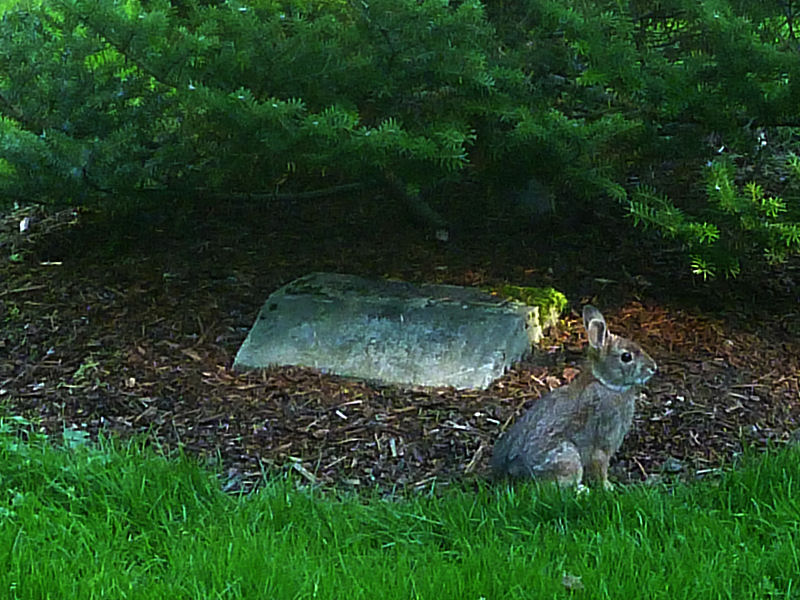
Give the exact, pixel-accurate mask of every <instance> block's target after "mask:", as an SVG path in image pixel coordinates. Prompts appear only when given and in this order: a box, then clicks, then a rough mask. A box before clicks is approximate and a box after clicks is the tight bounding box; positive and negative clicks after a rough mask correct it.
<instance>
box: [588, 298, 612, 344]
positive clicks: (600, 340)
mask: <svg viewBox="0 0 800 600" xmlns="http://www.w3.org/2000/svg"><path fill="white" fill-rule="evenodd" d="M583 326H584V327H585V328H586V334H587V335H588V336H589V345H590V346H591V347H592V348H602V347H603V346H604V345H605V343H606V336H607V335H608V327H607V326H606V320H605V319H604V318H603V315H602V313H601V312H600V311H599V310H597V309H596V308H595V307H594V306H592V305H591V304H587V305H586V306H584V307H583Z"/></svg>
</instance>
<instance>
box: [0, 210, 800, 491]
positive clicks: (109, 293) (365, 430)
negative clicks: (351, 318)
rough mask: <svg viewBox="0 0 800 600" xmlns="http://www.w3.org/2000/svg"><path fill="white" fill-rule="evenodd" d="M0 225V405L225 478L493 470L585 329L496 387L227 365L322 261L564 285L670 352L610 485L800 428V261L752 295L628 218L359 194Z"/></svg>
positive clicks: (693, 464)
mask: <svg viewBox="0 0 800 600" xmlns="http://www.w3.org/2000/svg"><path fill="white" fill-rule="evenodd" d="M24 217H30V218H31V221H30V228H29V229H28V230H27V231H26V232H25V233H23V234H20V233H19V222H20V221H21V220H22V219H23V218H24ZM612 226H613V225H612ZM0 228H2V230H1V231H2V238H0V240H2V241H0V411H2V412H1V413H0V414H5V415H11V414H16V415H23V416H25V417H27V418H29V419H31V420H32V421H33V422H34V423H36V424H37V426H39V427H41V428H42V429H43V430H45V431H47V432H50V433H54V434H57V435H60V433H61V432H62V431H63V430H64V429H68V430H78V431H86V432H87V433H88V434H90V435H91V436H92V437H94V436H97V435H98V434H99V433H100V432H104V433H105V434H114V435H119V436H121V437H123V438H127V437H129V436H131V435H133V434H145V435H147V436H149V437H150V439H152V440H153V441H156V442H157V443H158V445H159V447H161V448H163V449H164V450H165V451H171V450H174V449H177V448H182V449H183V450H184V451H185V452H187V453H189V454H192V455H196V456H198V457H201V458H202V459H203V460H205V461H208V462H210V463H211V464H213V465H214V466H216V467H217V468H219V470H220V473H221V479H222V481H221V485H223V487H224V488H225V489H228V490H236V489H251V488H253V487H254V486H257V485H258V483H259V482H260V481H262V478H263V475H264V473H265V472H266V473H274V472H278V471H286V470H290V471H293V472H295V473H296V476H297V478H298V480H300V481H304V482H305V481H308V482H313V483H318V484H322V485H330V486H334V487H337V488H347V489H374V488H376V487H377V488H379V489H380V490H384V491H389V490H394V489H398V488H402V489H429V488H433V487H440V486H443V485H447V484H449V483H452V482H453V481H460V480H465V479H470V478H475V477H485V476H486V475H487V471H486V465H487V460H488V457H489V455H490V453H491V446H492V444H493V442H494V440H495V439H496V438H497V436H498V435H499V433H500V432H501V431H502V429H503V428H504V427H506V426H507V425H508V423H509V422H510V421H511V420H512V419H513V418H514V417H515V416H516V415H517V414H519V412H520V411H521V410H523V409H525V408H526V407H527V406H530V404H531V403H532V402H534V401H535V400H536V399H537V398H538V397H539V396H540V395H541V394H542V393H544V392H546V391H547V390H548V389H552V388H553V387H555V386H558V385H561V384H562V383H564V382H566V381H567V380H568V379H570V378H571V377H573V376H574V375H575V374H576V372H577V370H576V368H577V367H579V364H580V357H581V354H582V349H583V347H584V345H585V339H583V338H582V335H583V333H582V331H581V327H580V323H579V320H578V313H577V312H575V311H573V312H572V313H570V314H569V315H567V317H566V319H565V320H564V323H563V325H562V326H560V327H559V329H558V331H553V332H551V334H550V335H549V337H548V338H547V340H546V343H545V344H543V346H542V348H541V349H540V350H539V352H537V354H536V355H535V356H534V358H533V359H531V361H530V362H528V363H525V364H521V365H519V366H517V367H516V368H514V369H513V370H512V371H511V372H509V373H508V374H507V375H506V376H504V377H503V378H501V379H500V380H498V381H497V382H496V383H495V384H494V385H493V386H492V387H491V388H490V389H488V390H485V391H460V392H459V391H454V390H451V389H437V390H419V389H418V390H413V389H402V388H399V387H396V386H377V385H370V384H367V383H364V382H359V381H352V380H347V379H343V378H339V377H335V376H330V375H323V374H320V373H318V372H315V371H313V370H310V369H302V368H295V367H291V368H289V367H285V368H275V369H270V370H267V371H263V372H258V373H249V374H239V373H235V372H233V371H232V370H231V364H232V362H233V356H234V354H235V353H236V350H237V349H238V347H239V344H240V343H241V342H242V341H243V339H244V337H245V336H246V334H247V331H248V329H249V327H250V326H251V324H252V322H253V320H254V318H255V316H256V314H257V312H258V309H259V308H260V306H261V304H262V303H263V301H264V300H265V299H266V297H267V296H268V295H269V293H270V292H272V291H273V290H274V289H276V288H277V287H279V286H280V285H282V284H284V283H286V282H288V281H289V280H291V279H293V278H295V277H297V276H300V275H303V274H305V273H308V272H311V271H319V270H329V271H338V272H347V273H354V274H358V275H362V276H367V277H382V276H392V277H400V278H403V279H406V280H410V281H429V282H443V283H453V284H458V285H484V284H497V283H502V282H513V283H515V284H518V285H553V286H554V287H557V288H559V289H561V290H563V291H565V292H566V293H567V294H568V297H569V298H570V301H571V303H572V306H573V307H574V308H579V307H580V305H581V304H582V303H583V302H586V301H592V302H594V303H596V304H597V305H598V306H600V308H601V309H602V310H603V311H604V313H605V314H606V317H607V319H608V320H609V325H610V327H611V329H612V331H615V332H618V333H622V334H625V335H627V336H630V337H632V338H634V339H636V340H637V341H639V342H640V343H641V344H642V345H643V346H644V347H645V348H647V349H648V351H650V353H651V354H652V355H653V357H654V358H655V359H656V360H657V361H658V363H659V373H658V374H657V375H656V377H654V378H653V380H652V381H651V382H650V384H648V386H647V388H646V390H645V391H644V395H643V397H642V400H641V402H640V403H639V405H638V411H637V415H636V419H635V423H634V427H633V429H632V431H631V433H630V434H629V436H628V437H627V438H626V441H625V443H624V445H623V447H622V449H621V451H620V452H619V453H618V455H617V458H616V460H615V461H614V473H613V477H614V478H615V479H616V480H618V481H626V482H631V481H643V480H646V481H657V480H659V479H660V478H661V477H664V476H665V475H666V476H683V477H692V476H698V475H703V474H706V473H710V472H715V471H716V470H718V469H719V468H720V467H721V466H723V465H725V464H728V463H730V461H731V460H732V459H733V458H734V457H735V456H736V455H737V454H738V453H739V452H741V450H742V446H743V444H748V445H755V446H756V447H763V446H764V445H766V444H768V443H780V442H785V441H788V440H790V439H791V438H792V434H793V432H794V431H795V429H796V428H797V427H798V425H797V423H798V417H800V382H799V381H798V380H799V379H800V343H798V341H797V333H798V328H797V322H798V319H800V317H799V316H798V297H799V296H800V293H799V292H798V288H797V284H796V279H797V278H796V275H797V273H798V267H797V265H796V264H794V265H785V266H783V267H782V268H781V270H780V271H776V272H775V273H773V274H769V275H767V274H764V275H762V277H763V280H762V281H761V282H756V283H754V284H753V285H752V286H751V287H748V283H747V282H746V281H744V280H743V281H742V282H741V283H737V284H720V285H721V286H722V287H717V288H714V287H712V286H707V285H706V286H703V285H698V284H697V283H696V282H693V281H692V280H691V279H690V278H689V276H688V275H687V274H686V273H685V266H684V265H683V264H682V263H678V262H676V259H675V257H674V256H672V255H671V253H670V252H669V250H668V249H666V248H660V246H659V243H660V242H659V241H658V240H656V239H650V238H646V237H644V236H639V235H638V234H637V233H636V232H634V231H632V230H631V231H625V232H621V233H622V235H625V236H627V237H628V238H630V239H615V240H611V241H609V240H607V239H606V238H605V237H604V236H603V235H602V233H600V234H597V232H594V233H592V232H587V231H583V230H581V231H579V232H576V231H574V226H571V228H572V229H573V231H565V232H563V233H561V234H559V233H553V231H552V230H551V231H550V232H548V234H547V235H538V234H537V233H536V232H535V231H522V232H520V231H512V232H511V233H509V234H507V235H501V234H500V233H499V232H500V231H501V229H500V225H499V224H497V223H494V224H493V226H492V228H491V229H490V228H488V227H487V228H486V229H485V230H472V231H467V232H462V233H461V235H458V234H456V235H454V236H453V240H452V241H450V242H447V243H442V242H439V241H437V240H436V239H435V237H434V236H427V235H425V234H423V233H420V232H419V231H418V230H417V228H416V227H415V226H414V225H413V224H411V223H406V222H405V221H404V218H403V215H402V214H400V213H397V214H393V213H392V208H391V207H387V206H380V205H378V203H376V202H374V201H372V202H371V201H369V199H366V198H330V199H326V200H323V201H316V200H315V201H314V202H313V204H312V203H306V204H304V203H294V204H293V203H290V202H289V203H283V204H280V205H276V204H270V203H264V204H263V205H258V206H255V205H250V206H247V205H227V206H226V205H221V204H215V205H209V204H203V203H198V204H195V205H191V206H183V207H181V206H174V207H163V208H161V209H158V208H156V209H154V208H152V207H150V208H149V209H147V210H141V211H140V212H138V213H136V214H135V215H130V214H122V215H120V216H119V217H118V218H113V217H101V216H99V215H97V214H92V213H86V212H80V211H74V210H62V211H44V210H42V209H39V208H34V207H27V208H23V209H18V210H15V211H7V213H6V214H5V215H4V216H3V219H2V223H0ZM617 228H618V226H617ZM592 235H595V237H591V236H592ZM537 236H538V237H537ZM539 238H541V239H539ZM537 239H539V241H538V242H537ZM554 249H557V251H554ZM623 265H624V268H623V267H622V266H623ZM726 286H727V287H726ZM743 290H745V291H744V292H743ZM747 290H756V291H754V292H752V293H750V292H747ZM748 294H750V295H748ZM765 305H768V306H765ZM698 307H702V308H698Z"/></svg>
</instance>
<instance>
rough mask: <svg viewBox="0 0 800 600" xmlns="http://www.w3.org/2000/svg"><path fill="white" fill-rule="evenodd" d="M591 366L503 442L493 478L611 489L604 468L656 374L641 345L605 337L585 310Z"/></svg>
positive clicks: (595, 316) (591, 311)
mask: <svg viewBox="0 0 800 600" xmlns="http://www.w3.org/2000/svg"><path fill="white" fill-rule="evenodd" d="M583 325H584V327H585V328H586V333H587V335H588V338H589V350H588V359H587V362H586V368H584V369H583V372H582V373H581V375H579V376H578V377H577V378H576V379H574V380H573V381H572V382H571V383H570V384H569V385H565V386H562V387H559V388H556V389H554V390H553V391H551V392H550V393H548V394H546V395H544V396H543V397H542V398H540V399H539V400H538V401H536V402H535V403H534V405H533V406H532V407H531V408H530V409H529V410H528V411H527V412H526V413H525V414H523V415H522V416H521V417H520V418H519V419H518V420H517V422H516V423H514V425H513V426H512V427H511V428H510V429H509V430H508V431H506V433H505V434H503V435H502V436H501V437H500V439H499V440H498V442H497V444H496V445H495V447H494V452H493V454H492V460H491V466H492V469H493V470H494V472H495V473H496V474H498V475H509V476H512V477H532V478H536V479H543V480H554V481H556V482H558V483H559V484H560V485H580V484H581V483H582V482H583V480H584V479H586V480H591V481H592V482H595V483H599V484H601V485H603V487H605V488H609V487H611V484H610V483H609V481H608V463H609V460H610V459H611V457H612V456H613V455H614V453H615V452H616V451H617V450H618V449H619V447H620V445H621V444H622V440H623V438H624V437H625V434H627V433H628V430H629V429H630V427H631V423H632V422H633V411H634V404H635V399H636V396H637V395H638V386H640V385H643V384H644V383H645V382H646V381H647V380H648V379H650V377H652V375H653V374H654V373H655V372H656V363H655V361H654V360H653V359H652V358H651V357H650V355H648V354H647V352H645V351H644V350H643V349H642V347H641V346H639V344H637V343H636V342H633V341H631V340H628V339H626V338H623V337H619V336H617V335H614V334H613V333H610V332H609V331H608V327H607V326H606V321H605V319H604V318H603V315H602V314H601V313H600V311H599V310H597V309H596V308H595V307H593V306H590V305H586V306H585V307H584V308H583Z"/></svg>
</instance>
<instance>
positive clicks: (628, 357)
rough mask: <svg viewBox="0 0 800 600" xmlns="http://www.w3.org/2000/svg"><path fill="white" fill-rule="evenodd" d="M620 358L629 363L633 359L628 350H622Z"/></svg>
mask: <svg viewBox="0 0 800 600" xmlns="http://www.w3.org/2000/svg"><path fill="white" fill-rule="evenodd" d="M620 359H621V360H622V362H624V363H629V362H631V361H632V360H633V356H631V353H630V352H623V353H622V355H621V356H620Z"/></svg>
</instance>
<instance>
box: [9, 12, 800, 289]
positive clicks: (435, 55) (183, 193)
mask: <svg viewBox="0 0 800 600" xmlns="http://www.w3.org/2000/svg"><path fill="white" fill-rule="evenodd" d="M4 5H5V10H4V13H3V17H2V22H0V113H1V114H2V121H0V157H1V160H0V189H2V197H3V199H4V200H5V201H14V200H18V201H19V200H22V201H37V202H55V203H72V204H95V205H98V204H99V205H100V206H104V207H108V208H111V209H112V210H113V208H114V207H117V206H119V205H120V204H121V203H123V202H125V201H126V200H129V199H131V198H133V199H138V200H141V199H142V198H144V197H147V196H148V195H153V194H158V195H159V198H167V199H173V198H177V197H181V198H187V197H188V198H192V197H201V196H208V195H213V196H215V197H217V196H219V197H226V196H227V197H230V198H235V197H237V196H236V194H240V195H241V194H245V195H248V194H249V195H261V197H266V196H268V195H274V194H275V193H277V192H280V193H299V192H303V191H308V190H315V189H319V188H329V187H331V186H333V187H335V186H341V185H344V184H348V185H350V184H359V185H365V186H373V185H374V186H376V187H386V186H388V187H389V188H391V189H394V190H395V191H398V190H399V194H398V193H395V194H378V193H376V195H375V198H376V200H375V201H376V202H379V201H384V202H387V201H394V200H397V199H398V198H399V199H400V200H411V202H410V206H412V207H414V206H416V207H417V209H418V210H417V212H418V213H419V214H422V215H423V218H427V219H428V220H429V221H431V222H432V223H433V224H435V225H436V226H437V227H440V226H441V225H442V224H447V223H449V222H452V221H453V220H454V213H456V214H457V215H458V217H459V218H465V215H467V217H466V218H470V217H469V215H477V216H475V217H471V218H473V219H481V218H485V216H486V215H487V214H488V213H490V212H491V213H498V214H501V215H502V214H505V215H512V216H519V215H522V216H523V217H524V219H523V220H526V221H528V222H530V223H531V224H533V225H536V224H537V223H540V222H541V221H542V219H543V218H553V214H552V213H555V218H562V219H563V218H567V217H574V216H576V215H578V216H580V215H591V212H592V211H602V212H604V213H611V214H616V215H618V218H620V219H621V218H623V217H624V216H626V215H627V216H629V217H632V219H631V223H633V224H638V225H640V226H644V227H650V228H652V229H653V230H654V231H656V232H657V233H658V234H659V235H663V236H665V237H666V238H669V239H670V240H672V242H671V243H674V244H676V245H677V246H679V247H681V248H682V249H683V251H684V252H685V253H686V255H687V257H689V259H690V261H689V264H690V265H691V267H692V269H693V270H694V271H695V272H696V273H697V274H698V275H702V276H703V277H709V276H713V275H718V274H726V275H736V274H737V273H738V272H739V271H740V270H741V269H742V268H743V267H744V268H751V267H753V266H755V265H756V264H758V262H760V261H763V260H765V259H766V260H768V261H772V262H776V261H781V260H785V259H786V258H787V257H788V256H790V255H792V254H796V253H797V252H798V250H800V228H798V207H797V204H798V200H797V189H796V184H795V181H796V180H797V172H798V168H797V163H796V160H795V159H794V158H793V155H792V154H791V149H792V146H793V145H794V143H795V142H796V140H797V129H796V127H797V126H798V123H797V121H798V106H797V104H798V100H797V99H798V98H800V90H798V85H799V84H798V69H800V63H798V61H797V60H796V58H797V49H798V42H797V37H796V31H795V30H796V23H795V18H796V12H797V9H796V7H795V6H794V4H793V3H791V2H789V3H787V2H779V1H777V0H776V1H773V2H769V1H767V2H758V3H747V2H735V1H725V0H719V1H714V2H711V1H708V2H694V1H689V0H673V1H671V2H628V3H619V2H611V1H603V0H600V1H594V2H588V1H585V2H582V1H572V2H563V1H554V0H523V1H514V2H510V1H491V2H483V3H481V2H478V1H477V0H464V1H462V2H447V1H443V0H436V1H434V0H423V1H416V0H413V1H410V0H370V1H368V2H360V1H359V2H354V1H352V2H351V1H348V0H338V1H335V0H331V1H322V0H317V1H312V0H306V1H297V2H282V1H278V0H253V1H247V2H244V1H242V2H234V1H227V2H221V1H201V0H189V1H185V2H167V1H164V0H151V1H144V0H124V1H112V0H57V1H55V2H47V3H36V2H29V3H27V4H25V5H23V4H22V3H18V2H5V3H4ZM748 182H755V183H757V184H758V185H760V186H761V187H760V191H754V190H752V189H749V188H747V187H746V184H747V183H748ZM431 190H436V191H437V193H436V194H434V193H431ZM726 190H727V191H726ZM440 198H450V201H449V202H447V201H445V202H442V201H440ZM453 198H456V200H452V199H453ZM420 206H422V210H419V207H420ZM442 211H444V216H440V214H439V213H441V212H442ZM448 211H449V212H448Z"/></svg>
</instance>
